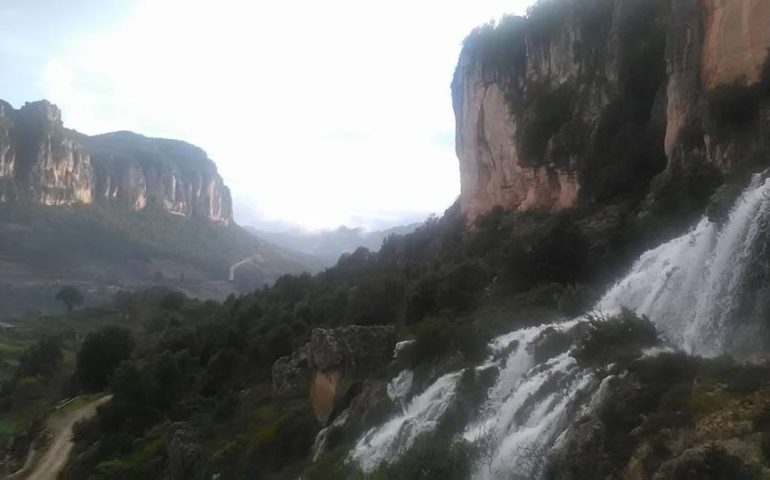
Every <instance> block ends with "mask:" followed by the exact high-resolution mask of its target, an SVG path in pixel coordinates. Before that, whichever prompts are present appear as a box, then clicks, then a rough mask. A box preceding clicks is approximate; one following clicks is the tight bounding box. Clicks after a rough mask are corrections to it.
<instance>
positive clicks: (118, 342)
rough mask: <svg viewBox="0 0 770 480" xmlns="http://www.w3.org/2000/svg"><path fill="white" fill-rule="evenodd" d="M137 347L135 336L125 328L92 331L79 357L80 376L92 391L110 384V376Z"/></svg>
mask: <svg viewBox="0 0 770 480" xmlns="http://www.w3.org/2000/svg"><path fill="white" fill-rule="evenodd" d="M133 350H134V337H133V336H132V335H131V332H130V331H129V330H127V329H125V328H122V327H118V326H116V325H111V326H109V327H104V328H102V329H101V330H98V331H96V332H93V333H89V334H88V336H87V337H86V339H85V341H84V342H83V346H82V347H80V352H78V358H77V370H76V374H77V378H78V380H79V381H80V385H81V386H82V387H83V388H84V389H85V390H88V391H98V390H101V389H103V388H104V387H105V386H107V382H108V381H109V377H110V375H112V372H113V371H114V370H115V367H117V366H118V365H119V364H120V363H121V362H123V361H124V360H128V358H129V357H130V356H131V352H132V351H133Z"/></svg>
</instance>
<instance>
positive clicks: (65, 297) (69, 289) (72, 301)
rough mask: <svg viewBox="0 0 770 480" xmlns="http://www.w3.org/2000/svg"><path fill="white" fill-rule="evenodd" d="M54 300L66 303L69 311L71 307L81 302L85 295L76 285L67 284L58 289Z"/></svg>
mask: <svg viewBox="0 0 770 480" xmlns="http://www.w3.org/2000/svg"><path fill="white" fill-rule="evenodd" d="M56 300H58V301H60V302H62V303H63V304H64V305H66V306H67V311H68V312H71V311H72V309H73V308H75V307H77V306H78V305H81V304H82V303H83V300H85V296H84V295H83V292H81V291H80V290H78V289H77V287H73V286H71V285H68V286H66V287H62V288H61V289H59V292H58V293H57V294H56Z"/></svg>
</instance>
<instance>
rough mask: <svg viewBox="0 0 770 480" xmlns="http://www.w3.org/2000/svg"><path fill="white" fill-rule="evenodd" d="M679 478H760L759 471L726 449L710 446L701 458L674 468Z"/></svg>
mask: <svg viewBox="0 0 770 480" xmlns="http://www.w3.org/2000/svg"><path fill="white" fill-rule="evenodd" d="M674 478H675V479H677V480H726V479H730V480H755V479H756V480H759V478H760V475H759V473H758V472H757V471H756V470H755V469H753V468H751V467H750V466H749V465H747V464H745V463H744V462H743V461H742V460H741V459H740V458H738V457H736V456H734V455H730V454H729V453H727V452H726V451H725V450H724V449H721V448H718V447H710V448H709V449H708V450H706V452H705V453H704V454H703V456H702V457H700V458H695V459H690V460H688V461H686V462H682V463H680V464H679V465H677V466H676V468H675V469H674Z"/></svg>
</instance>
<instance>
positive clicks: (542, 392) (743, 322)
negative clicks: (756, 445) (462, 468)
mask: <svg viewBox="0 0 770 480" xmlns="http://www.w3.org/2000/svg"><path fill="white" fill-rule="evenodd" d="M769 213H770V179H767V178H765V176H762V175H756V176H754V177H753V179H752V182H751V184H750V185H749V187H748V188H747V189H746V190H745V191H744V192H743V193H742V194H741V195H740V197H739V198H738V200H737V201H736V202H735V204H734V206H733V208H732V210H731V212H730V215H729V217H728V218H727V220H726V221H725V222H724V223H723V224H722V225H717V224H715V223H712V222H710V221H709V220H708V219H707V218H704V219H702V220H701V221H700V222H699V223H698V224H697V225H696V226H695V228H693V229H692V230H691V231H690V232H688V233H687V234H685V235H682V236H681V237H679V238H676V239H674V240H671V241H669V242H667V243H665V244H663V245H660V246H659V247H657V248H655V249H652V250H650V251H648V252H646V253H644V254H643V255H641V257H640V258H639V259H638V260H637V261H636V263H635V264H634V266H633V267H632V268H631V271H630V272H629V273H628V274H627V275H626V276H625V277H624V278H623V279H621V280H620V281H618V282H617V283H616V284H615V285H614V286H612V287H611V288H610V289H609V290H608V291H607V293H606V294H605V295H604V296H603V298H602V299H601V300H600V301H599V302H598V303H597V305H596V307H595V308H594V310H595V311H599V312H604V313H606V314H612V313H615V312H618V311H620V309H621V308H623V307H625V308H629V309H631V310H634V311H636V312H637V313H638V314H641V315H645V316H647V317H648V318H650V320H651V321H653V322H654V323H655V325H656V328H657V329H658V331H659V332H660V333H661V336H663V337H664V338H665V339H666V340H667V341H668V343H669V344H670V345H671V346H673V347H674V348H679V349H683V350H686V351H688V352H691V353H695V354H698V355H702V356H714V355H720V354H723V353H729V354H733V355H739V356H750V355H751V352H752V351H754V352H756V351H758V349H759V348H760V346H761V344H760V343H759V342H760V340H759V339H760V338H762V336H761V335H759V334H758V333H760V331H761V323H760V322H757V321H756V320H757V318H756V317H757V316H760V315H762V314H764V313H765V312H767V311H768V310H770V308H768V307H770V305H767V304H765V303H763V302H766V301H767V300H766V299H767V298H768V297H770V295H768V290H767V289H768V288H769V287H768V284H770V266H769V265H768V261H770V255H768V253H769V252H770V218H769V217H770V215H768V214H769ZM587 321H588V319H587V318H586V317H581V318H577V319H574V320H571V321H568V322H563V323H559V324H552V325H541V326H537V327H529V328H524V329H521V330H518V331H515V332H511V333H509V334H506V335H503V336H501V337H498V338H496V339H495V340H493V341H492V342H491V344H490V349H491V351H492V352H493V356H492V357H491V358H490V359H488V360H487V362H485V363H484V364H483V365H481V366H479V367H476V368H477V369H484V368H488V367H490V366H494V367H496V368H498V371H499V375H498V377H497V379H496V381H495V384H494V385H493V386H492V387H491V388H490V389H489V390H488V392H487V400H486V402H485V403H484V405H483V406H482V408H481V411H480V413H479V415H478V417H477V418H476V419H475V420H474V421H472V422H471V423H470V424H468V425H466V427H465V430H464V432H463V433H462V439H464V440H465V441H468V442H472V443H475V444H476V445H483V446H484V447H485V448H484V452H483V455H482V457H483V458H482V459H481V461H478V462H477V465H476V467H475V472H474V474H473V478H475V479H480V480H496V479H503V478H505V479H510V478H528V479H529V478H539V477H541V476H542V473H543V468H544V466H545V457H546V455H545V454H546V453H547V452H548V451H549V450H551V449H553V448H555V447H559V446H560V444H561V443H560V442H562V441H563V439H564V437H565V432H566V431H567V429H568V428H569V425H570V422H571V421H574V420H575V419H576V418H579V417H580V416H581V415H582V414H584V413H587V412H589V411H591V410H593V409H594V408H595V406H596V405H598V403H599V402H600V401H601V399H602V396H603V395H604V392H605V391H606V388H605V387H606V385H607V384H608V381H609V379H610V378H611V377H610V376H608V375H609V374H608V373H607V372H606V371H600V370H595V369H589V368H583V367H580V366H579V365H578V364H577V361H576V360H575V359H574V358H573V356H572V355H571V353H572V351H571V350H568V351H566V352H561V353H554V354H553V355H552V356H551V358H548V359H545V360H543V359H540V362H539V363H538V362H537V361H536V359H535V356H534V354H533V352H534V351H535V347H536V343H537V341H538V339H541V338H542V336H544V335H548V334H552V333H553V332H567V331H569V330H570V329H572V328H574V327H576V326H578V325H579V324H580V323H582V322H587ZM728 322H729V323H728ZM503 352H506V353H505V354H504V355H501V354H502V353H503ZM649 354H650V355H652V354H654V352H650V353H649ZM461 374H462V371H459V372H454V373H451V374H448V375H445V376H443V377H441V378H439V379H438V380H436V382H435V383H434V384H433V385H431V386H429V387H428V388H427V389H426V390H425V391H424V392H423V393H422V394H420V395H418V396H416V397H415V398H414V399H413V400H412V401H411V403H410V404H409V405H408V406H407V407H406V408H404V409H403V411H402V412H401V413H400V414H397V415H396V416H394V417H393V418H391V419H390V420H389V421H387V422H386V423H385V424H383V425H381V426H379V427H375V428H373V429H371V430H369V431H368V432H366V433H365V434H364V435H363V436H362V437H361V438H360V439H359V441H358V442H357V443H356V445H355V447H354V448H353V450H352V451H351V453H350V457H349V461H353V462H356V463H357V464H358V465H359V466H360V467H361V468H362V469H363V470H364V471H371V470H374V469H375V468H377V466H379V465H380V464H381V463H382V462H389V461H393V460H394V459H396V458H398V456H399V455H400V454H401V453H402V452H403V451H404V450H405V449H408V448H409V447H410V446H411V445H412V444H413V443H414V442H415V440H416V439H417V438H418V437H419V436H420V435H421V434H423V433H426V432H429V431H431V430H433V429H434V428H435V426H436V424H437V422H438V421H439V420H440V417H441V415H443V413H444V412H446V411H447V410H448V408H449V406H450V405H451V402H452V401H453V400H454V390H455V387H456V385H457V382H458V379H459V378H460V376H461ZM404 375H406V374H405V373H403V372H402V373H401V374H400V376H399V377H397V378H396V379H394V381H393V382H392V384H391V385H392V387H391V388H393V389H394V391H395V390H397V389H398V388H397V387H396V386H397V385H401V384H402V383H403V382H404V378H403V376H404Z"/></svg>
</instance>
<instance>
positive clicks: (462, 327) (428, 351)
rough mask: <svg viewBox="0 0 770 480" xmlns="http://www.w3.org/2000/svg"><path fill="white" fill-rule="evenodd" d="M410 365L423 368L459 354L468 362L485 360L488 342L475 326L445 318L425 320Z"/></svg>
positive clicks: (415, 343)
mask: <svg viewBox="0 0 770 480" xmlns="http://www.w3.org/2000/svg"><path fill="white" fill-rule="evenodd" d="M416 332H417V334H416V338H415V342H414V344H413V345H412V347H411V349H410V350H409V354H410V359H409V363H411V364H412V365H414V366H416V365H420V364H422V363H426V362H429V361H431V360H435V359H437V358H440V357H442V356H445V355H450V354H453V353H460V354H461V355H463V357H465V359H467V360H469V361H475V360H479V359H482V358H483V356H484V354H485V353H486V349H487V339H486V338H485V337H484V336H482V335H481V334H480V333H479V332H478V330H477V329H476V328H475V327H474V326H473V325H472V324H463V323H462V322H460V321H458V320H454V319H449V318H446V317H435V318H428V319H426V320H423V321H422V322H421V323H420V324H418V325H417V329H416Z"/></svg>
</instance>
